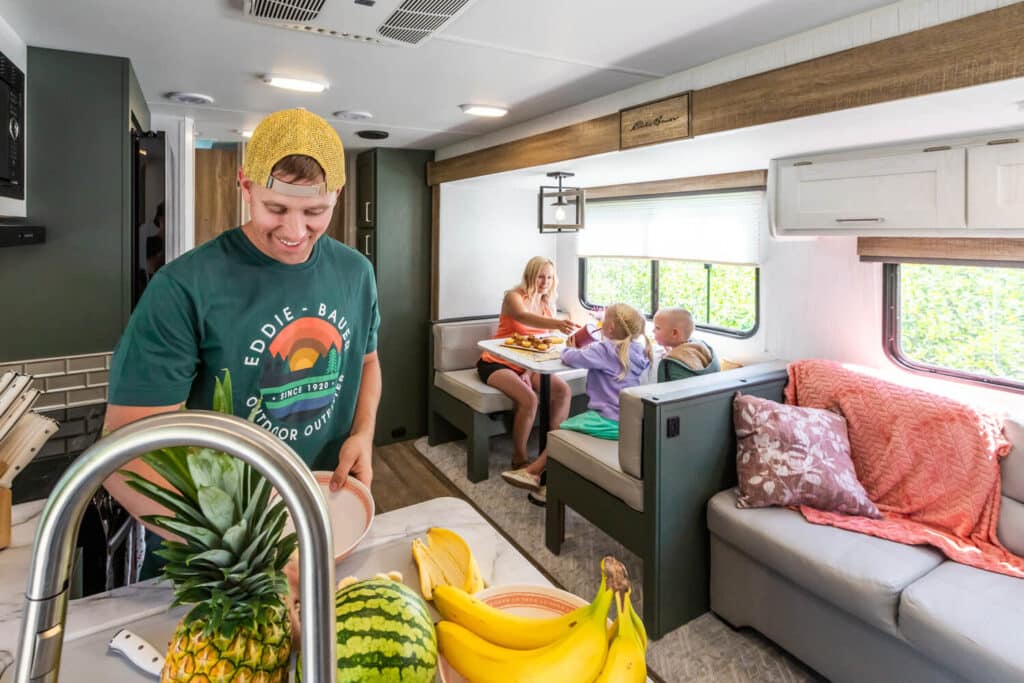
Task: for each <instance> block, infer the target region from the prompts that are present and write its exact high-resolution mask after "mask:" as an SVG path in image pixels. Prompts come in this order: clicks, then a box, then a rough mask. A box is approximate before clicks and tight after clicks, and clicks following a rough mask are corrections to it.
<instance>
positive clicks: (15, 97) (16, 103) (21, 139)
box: [0, 53, 25, 199]
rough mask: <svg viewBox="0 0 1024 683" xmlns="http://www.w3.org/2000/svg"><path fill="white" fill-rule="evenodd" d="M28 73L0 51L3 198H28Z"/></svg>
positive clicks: (0, 194) (0, 187) (0, 177)
mask: <svg viewBox="0 0 1024 683" xmlns="http://www.w3.org/2000/svg"><path fill="white" fill-rule="evenodd" d="M24 123H25V74H23V73H22V72H21V69H19V68H18V67H16V66H15V65H14V63H13V62H12V61H11V60H9V59H7V57H6V56H4V55H3V54H2V53H0V197H11V198H13V199H24V198H25V125H24Z"/></svg>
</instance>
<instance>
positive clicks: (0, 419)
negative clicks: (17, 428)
mask: <svg viewBox="0 0 1024 683" xmlns="http://www.w3.org/2000/svg"><path fill="white" fill-rule="evenodd" d="M39 393H40V392H39V390H38V389H28V390H26V391H24V392H22V393H21V394H20V395H19V396H18V397H17V398H16V399H14V403H13V404H12V405H11V407H10V408H9V409H8V410H7V412H6V413H4V414H3V416H0V443H3V441H4V439H5V438H6V437H7V434H8V433H9V432H10V431H11V430H12V429H14V425H16V424H17V423H18V420H20V419H21V416H22V415H24V414H25V413H27V412H28V411H29V409H30V408H31V407H32V406H33V405H34V404H35V402H36V399H37V398H39Z"/></svg>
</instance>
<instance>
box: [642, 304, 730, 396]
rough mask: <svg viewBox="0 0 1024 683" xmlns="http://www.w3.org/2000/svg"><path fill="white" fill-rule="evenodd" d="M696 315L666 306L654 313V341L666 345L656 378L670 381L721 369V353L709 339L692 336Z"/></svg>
mask: <svg viewBox="0 0 1024 683" xmlns="http://www.w3.org/2000/svg"><path fill="white" fill-rule="evenodd" d="M693 328H694V324H693V316H692V315H690V312H689V311H688V310H686V309H685V308H663V309H661V310H659V311H658V312H657V313H655V314H654V341H655V342H656V343H657V344H658V345H660V346H662V347H664V349H665V355H664V357H663V358H662V359H661V362H659V363H657V370H656V372H657V381H659V382H670V381H672V380H676V379H686V378H687V377H694V376H696V375H705V374H708V373H711V372H718V371H719V370H721V365H720V364H719V362H718V356H717V355H715V351H714V349H712V348H711V347H710V346H709V345H708V344H707V343H706V342H703V341H701V340H699V339H691V338H690V336H691V335H692V334H693Z"/></svg>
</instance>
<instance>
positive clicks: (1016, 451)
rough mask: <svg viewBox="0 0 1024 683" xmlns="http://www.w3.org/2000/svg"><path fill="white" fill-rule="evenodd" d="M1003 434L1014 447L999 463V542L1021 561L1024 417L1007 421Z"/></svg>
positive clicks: (1023, 550) (1023, 491)
mask: <svg viewBox="0 0 1024 683" xmlns="http://www.w3.org/2000/svg"><path fill="white" fill-rule="evenodd" d="M1003 434H1004V435H1005V436H1006V438H1007V439H1008V440H1009V441H1010V443H1011V444H1012V445H1013V449H1012V450H1011V451H1010V454H1009V455H1007V456H1006V457H1005V458H1003V459H1002V462H1001V464H1000V466H1001V470H1002V484H1003V499H1002V502H1001V505H1000V509H999V527H998V529H997V533H998V534H999V540H1000V541H1002V542H1003V545H1005V546H1006V548H1007V549H1008V550H1009V551H1010V552H1012V553H1015V554H1017V555H1020V556H1022V557H1024V417H1022V416H1017V417H1011V418H1007V420H1006V422H1005V423H1004V424H1003Z"/></svg>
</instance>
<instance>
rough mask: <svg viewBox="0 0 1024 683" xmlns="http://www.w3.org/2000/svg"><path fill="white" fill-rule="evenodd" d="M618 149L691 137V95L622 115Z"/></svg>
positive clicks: (625, 110) (676, 97)
mask: <svg viewBox="0 0 1024 683" xmlns="http://www.w3.org/2000/svg"><path fill="white" fill-rule="evenodd" d="M619 127H620V133H619V149H632V148H633V147H643V146H644V145H653V144H656V143H659V142H668V141H670V140H682V139H683V138H688V137H690V93H688V92H687V93H683V94H681V95H673V96H672V97H666V98H665V99H663V100H656V101H654V102H647V103H646V104H640V105H637V106H635V107H630V108H629V109H623V110H622V111H620V112H619Z"/></svg>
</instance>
